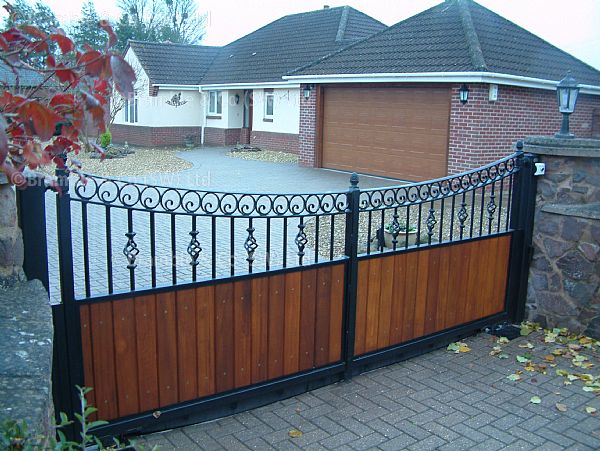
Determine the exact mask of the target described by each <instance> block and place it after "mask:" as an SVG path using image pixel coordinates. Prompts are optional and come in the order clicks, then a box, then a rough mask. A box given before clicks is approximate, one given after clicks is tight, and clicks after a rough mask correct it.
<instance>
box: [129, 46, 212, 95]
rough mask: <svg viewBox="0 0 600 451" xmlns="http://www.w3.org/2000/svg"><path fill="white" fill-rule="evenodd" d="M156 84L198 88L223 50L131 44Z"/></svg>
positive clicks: (151, 79) (207, 47) (204, 47)
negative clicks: (219, 52) (219, 51)
mask: <svg viewBox="0 0 600 451" xmlns="http://www.w3.org/2000/svg"><path fill="white" fill-rule="evenodd" d="M129 46H130V47H131V48H132V49H133V51H134V52H135V55H136V56H137V57H138V59H139V61H140V64H141V65H142V67H143V68H144V70H145V71H146V74H147V75H148V77H149V78H150V82H151V83H152V84H177V85H197V84H199V83H200V80H201V79H202V77H203V76H204V74H205V73H206V71H207V70H208V67H209V66H210V64H211V63H212V61H213V59H214V57H215V55H216V54H217V51H218V50H219V48H220V47H210V46H206V45H188V44H171V43H158V42H143V41H129Z"/></svg>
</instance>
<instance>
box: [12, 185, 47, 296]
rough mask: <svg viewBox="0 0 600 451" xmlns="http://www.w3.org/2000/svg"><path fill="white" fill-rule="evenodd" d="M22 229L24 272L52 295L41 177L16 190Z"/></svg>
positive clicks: (44, 200) (44, 187) (44, 189)
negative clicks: (40, 283)
mask: <svg viewBox="0 0 600 451" xmlns="http://www.w3.org/2000/svg"><path fill="white" fill-rule="evenodd" d="M17 210H18V212H19V227H20V228H21V231H22V232H23V248H24V260H23V271H24V272H25V275H26V276H27V279H29V280H32V279H38V280H40V281H41V282H42V285H44V288H45V289H46V292H47V293H50V288H49V283H48V245H47V239H46V184H45V182H44V178H43V177H40V176H36V177H30V178H28V179H27V187H26V188H25V189H18V190H17Z"/></svg>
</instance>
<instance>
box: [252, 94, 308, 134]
mask: <svg viewBox="0 0 600 451" xmlns="http://www.w3.org/2000/svg"><path fill="white" fill-rule="evenodd" d="M273 94H274V98H273V100H274V103H273V122H268V121H267V122H265V121H264V120H263V119H264V117H265V92H264V90H263V89H255V90H254V110H253V115H252V130H257V131H263V132H273V133H295V134H298V133H299V132H300V89H299V88H278V89H274V90H273Z"/></svg>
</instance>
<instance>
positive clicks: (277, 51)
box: [202, 6, 385, 84]
mask: <svg viewBox="0 0 600 451" xmlns="http://www.w3.org/2000/svg"><path fill="white" fill-rule="evenodd" d="M384 28H385V25H383V24H382V23H381V22H379V21H377V20H375V19H373V18H372V17H370V16H367V15H366V14H363V13H361V12H360V11H357V10H355V9H354V8H350V7H348V6H343V7H338V8H328V9H321V10H318V11H311V12H307V13H300V14H293V15H289V16H285V17H282V18H281V19H278V20H276V21H274V22H272V23H270V24H268V25H265V26H264V27H262V28H260V29H258V30H256V31H254V32H252V33H250V34H248V35H246V36H244V37H242V38H240V39H238V40H236V41H234V42H232V43H231V44H228V45H226V46H224V47H222V48H221V49H220V50H219V52H218V54H217V56H216V58H215V59H214V61H213V63H212V65H211V66H210V68H209V70H208V72H207V73H206V75H205V76H204V78H203V80H202V84H214V83H244V82H249V83H251V82H269V81H282V79H281V77H282V76H283V75H285V74H286V73H287V72H289V71H291V70H293V69H295V68H298V67H301V66H303V65H305V64H307V63H309V62H311V61H314V60H315V59H317V58H320V57H322V56H325V55H327V54H329V53H331V52H334V51H336V50H338V49H340V48H342V47H344V46H347V45H348V44H350V43H352V42H355V41H356V40H357V39H364V38H366V37H368V36H370V35H372V34H373V33H376V32H377V31H380V30H382V29H384Z"/></svg>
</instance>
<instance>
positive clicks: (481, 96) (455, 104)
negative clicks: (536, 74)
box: [448, 84, 600, 174]
mask: <svg viewBox="0 0 600 451" xmlns="http://www.w3.org/2000/svg"><path fill="white" fill-rule="evenodd" d="M459 88H460V85H459V84H456V85H453V86H452V101H451V110H450V138H449V151H448V172H449V173H450V174H454V173H457V172H462V171H466V170H469V169H472V168H476V167H479V166H483V165H485V164H487V163H490V162H492V161H495V160H497V159H499V158H502V157H503V156H506V155H508V154H510V153H512V151H513V145H514V143H515V141H517V140H519V139H523V138H525V137H526V136H532V135H554V133H556V132H557V131H558V130H559V129H560V123H561V119H562V117H561V115H560V114H559V113H558V105H557V103H556V91H552V90H542V89H534V88H520V87H514V86H499V87H498V100H497V101H495V102H490V101H489V100H488V96H489V85H488V84H469V101H468V102H467V103H466V104H465V105H462V104H461V103H460V101H459V99H458V90H459ZM595 108H596V109H597V108H600V96H591V95H583V94H580V96H579V98H578V100H577V107H576V109H575V113H573V114H572V115H571V120H570V124H571V131H572V132H573V133H575V135H576V136H578V137H580V138H590V137H591V136H592V118H593V112H594V109H595Z"/></svg>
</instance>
